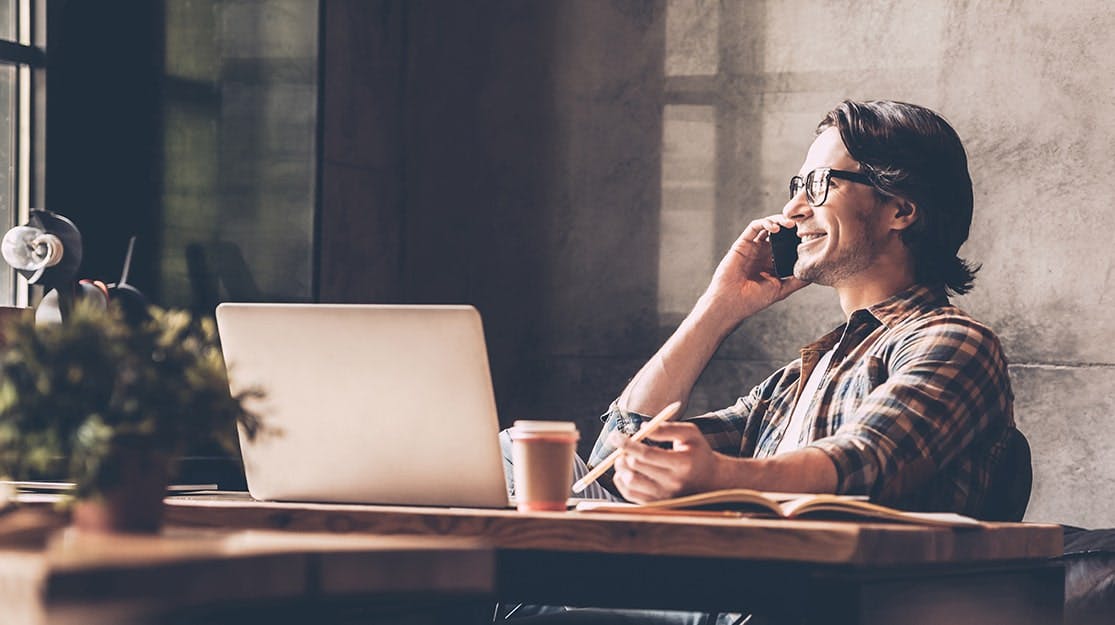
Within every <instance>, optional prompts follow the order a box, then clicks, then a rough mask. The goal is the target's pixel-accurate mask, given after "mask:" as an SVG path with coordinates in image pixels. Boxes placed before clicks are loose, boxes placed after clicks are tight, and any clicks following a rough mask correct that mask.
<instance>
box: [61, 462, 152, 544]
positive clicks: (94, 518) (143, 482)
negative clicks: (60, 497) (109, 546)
mask: <svg viewBox="0 0 1115 625" xmlns="http://www.w3.org/2000/svg"><path fill="white" fill-rule="evenodd" d="M168 465H169V459H168V456H167V455H166V454H164V453H159V452H154V451H151V450H149V449H130V448H117V449H114V450H113V451H112V452H111V453H110V454H109V456H108V457H107V458H105V460H104V465H103V468H102V475H104V476H107V477H108V479H106V480H105V481H106V482H107V483H109V484H111V486H110V487H108V488H105V489H103V490H102V491H101V492H100V493H98V494H96V495H93V496H91V497H88V498H85V499H79V500H78V501H77V502H75V503H74V508H73V517H72V523H73V525H74V527H76V528H78V529H80V530H83V531H91V532H102V533H104V532H127V533H156V532H158V531H159V529H160V528H161V527H162V523H163V497H165V496H166V485H167V480H168Z"/></svg>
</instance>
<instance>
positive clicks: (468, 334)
mask: <svg viewBox="0 0 1115 625" xmlns="http://www.w3.org/2000/svg"><path fill="white" fill-rule="evenodd" d="M217 327H218V331H219V333H220V338H221V344H222V349H223V351H224V356H225V361H226V363H227V366H228V372H229V386H230V387H231V389H232V392H233V393H234V394H236V393H239V392H241V391H243V390H245V389H249V388H253V387H258V388H260V389H261V390H263V391H264V393H265V394H266V397H265V398H264V399H262V400H258V401H256V400H252V402H251V403H249V404H248V406H249V407H250V408H252V409H253V410H254V411H256V412H257V413H258V414H260V416H261V417H262V418H263V420H264V423H265V426H266V428H267V429H268V430H269V432H265V433H262V434H260V435H257V436H256V437H255V440H248V439H247V437H246V436H245V434H244V431H243V430H242V429H241V431H240V446H241V453H242V455H243V459H244V471H245V477H246V479H247V483H248V491H249V492H250V493H251V496H252V497H253V498H255V499H260V500H271V501H308V502H334V503H377V504H404V505H430V506H470V507H491V508H502V507H506V506H507V505H508V497H507V486H506V484H505V482H504V476H503V461H502V457H501V454H500V450H499V439H498V437H499V422H498V420H497V418H496V406H495V397H494V394H493V391H492V381H491V375H490V373H489V370H488V356H487V350H486V348H485V344H484V331H483V326H482V325H481V321H480V314H479V313H478V312H477V310H476V309H475V308H473V307H471V306H390V305H334V304H259V303H253V304H231V303H226V304H221V305H220V306H218V307H217Z"/></svg>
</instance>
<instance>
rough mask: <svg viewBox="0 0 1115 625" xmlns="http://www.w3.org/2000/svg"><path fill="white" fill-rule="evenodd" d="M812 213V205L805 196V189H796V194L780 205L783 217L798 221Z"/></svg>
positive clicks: (803, 219)
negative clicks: (783, 204)
mask: <svg viewBox="0 0 1115 625" xmlns="http://www.w3.org/2000/svg"><path fill="white" fill-rule="evenodd" d="M812 214H813V207H812V206H810V205H809V200H807V199H806V198H805V189H802V190H801V191H798V193H797V195H795V196H794V197H792V198H790V201H789V202H786V205H785V206H783V207H782V215H783V216H784V217H786V218H788V219H793V220H794V221H796V222H799V223H800V222H802V221H805V220H806V219H808V218H809V216H810V215H812Z"/></svg>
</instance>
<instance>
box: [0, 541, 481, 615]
mask: <svg viewBox="0 0 1115 625" xmlns="http://www.w3.org/2000/svg"><path fill="white" fill-rule="evenodd" d="M494 583H495V560H494V554H493V552H492V549H491V548H489V547H488V546H486V545H485V543H484V541H481V540H477V539H469V538H456V537H432V536H422V537H414V536H359V535H352V536H340V535H337V534H313V533H294V532H276V531H262V530H238V531H227V530H199V529H183V528H171V529H168V530H166V531H165V532H164V533H163V534H161V535H157V536H129V535H99V534H89V533H82V532H77V531H74V530H72V529H66V530H63V531H61V532H58V533H56V534H54V536H53V537H52V538H51V539H50V541H49V542H48V544H47V545H46V547H45V548H44V549H40V550H34V549H22V550H6V551H5V550H0V605H3V606H4V610H3V614H0V622H3V623H27V624H38V623H71V622H72V623H102V622H103V623H114V622H120V621H121V620H127V621H129V622H130V621H131V620H135V619H137V618H138V619H140V620H143V618H146V617H147V615H158V614H163V613H167V612H168V611H170V610H173V609H183V608H189V607H191V606H207V605H213V604H221V603H222V602H224V603H228V602H237V603H239V604H244V603H245V602H261V601H262V602H268V604H270V605H274V603H273V602H275V601H286V602H290V601H305V600H313V601H322V600H325V599H328V598H331V597H336V598H342V599H344V598H352V597H364V598H369V599H371V600H373V601H374V600H376V599H377V598H392V597H400V596H421V597H424V598H425V600H431V601H432V600H436V599H437V598H439V597H488V596H492V595H493V593H494ZM156 620H157V619H156Z"/></svg>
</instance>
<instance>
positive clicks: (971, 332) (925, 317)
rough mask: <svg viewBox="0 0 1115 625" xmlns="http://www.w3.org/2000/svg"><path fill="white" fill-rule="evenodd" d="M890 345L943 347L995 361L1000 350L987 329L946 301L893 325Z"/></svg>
mask: <svg viewBox="0 0 1115 625" xmlns="http://www.w3.org/2000/svg"><path fill="white" fill-rule="evenodd" d="M892 342H894V343H906V344H910V343H918V344H925V343H931V344H938V345H942V346H946V345H947V346H952V347H953V348H957V349H962V350H963V351H968V352H981V353H983V354H985V355H987V356H993V357H995V358H1001V357H1002V351H1003V350H1002V344H1001V343H1000V341H999V337H998V335H996V334H995V331H994V330H993V329H992V328H991V326H989V325H988V324H987V323H984V322H983V321H980V320H979V319H977V318H975V317H974V316H972V315H971V314H969V313H968V312H967V311H965V310H963V309H961V308H960V307H958V306H956V305H954V304H952V303H949V302H945V303H943V304H941V305H939V306H936V307H933V308H927V309H923V310H920V311H918V312H917V313H916V314H912V315H910V316H909V317H907V318H905V319H903V320H902V321H901V322H899V323H897V324H895V325H894V327H893V328H892Z"/></svg>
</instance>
